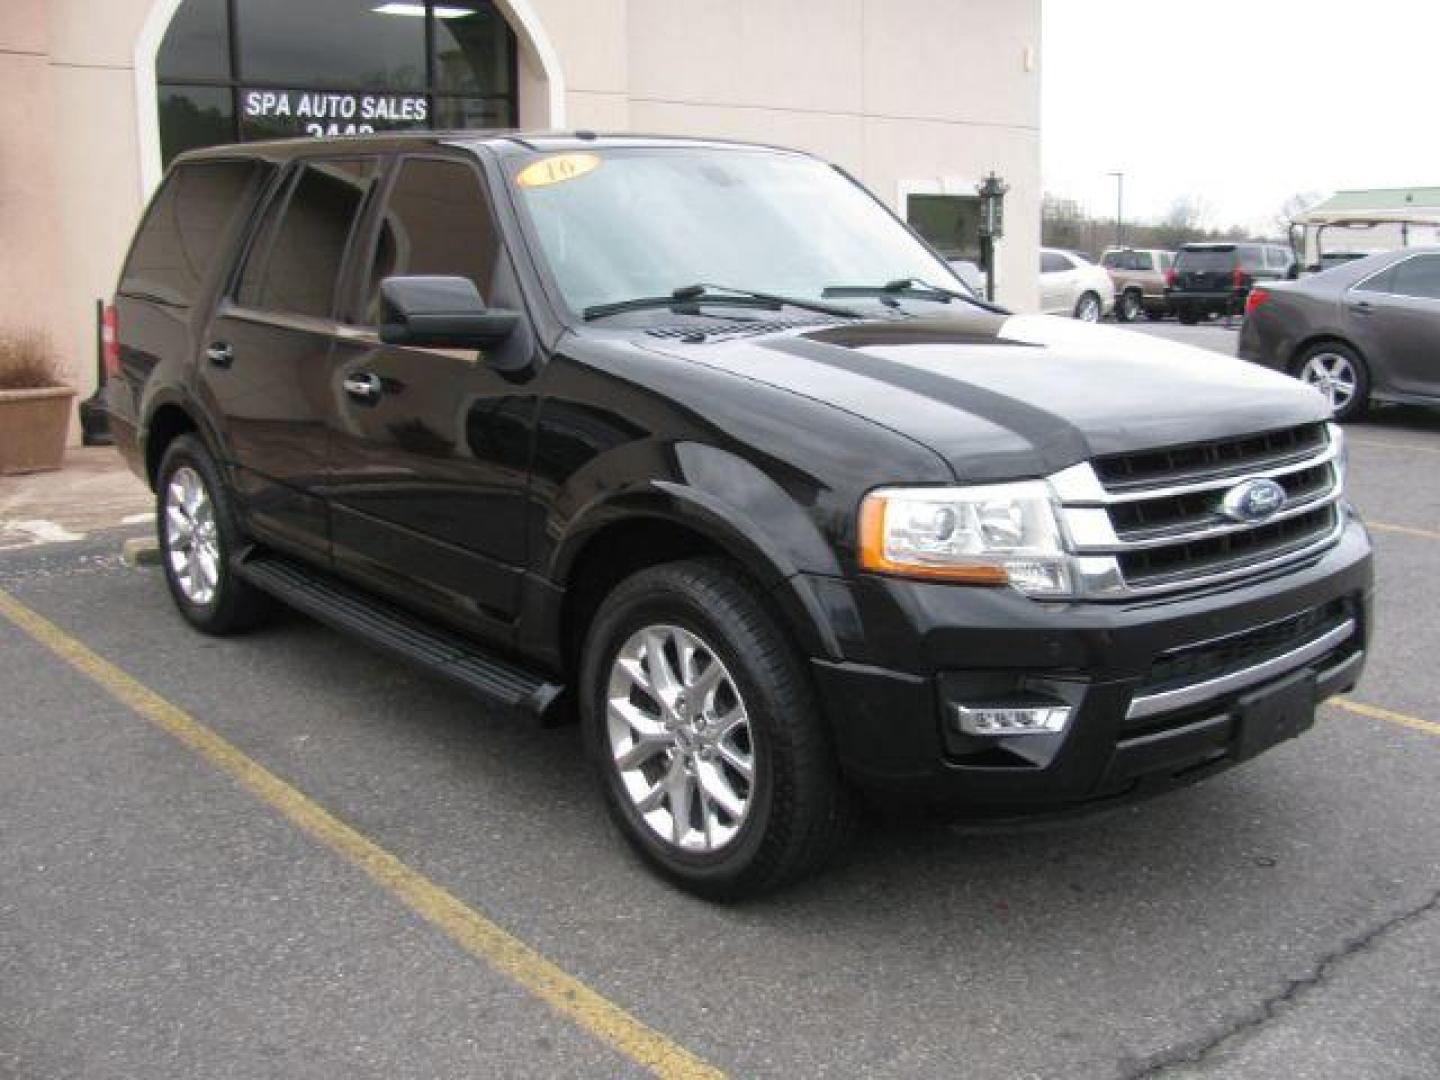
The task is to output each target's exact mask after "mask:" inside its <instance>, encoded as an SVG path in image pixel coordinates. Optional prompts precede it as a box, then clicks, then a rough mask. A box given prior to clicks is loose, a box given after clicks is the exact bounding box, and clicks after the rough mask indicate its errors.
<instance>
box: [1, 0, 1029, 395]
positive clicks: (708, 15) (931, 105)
mask: <svg viewBox="0 0 1440 1080" xmlns="http://www.w3.org/2000/svg"><path fill="white" fill-rule="evenodd" d="M498 2H499V4H500V6H501V7H502V9H506V10H507V13H508V14H510V15H511V21H512V23H513V24H515V25H517V26H519V25H520V23H521V22H524V21H528V24H529V25H530V26H531V27H532V28H534V29H535V30H536V33H535V34H534V35H533V36H532V35H527V34H525V33H521V34H520V40H521V55H520V78H519V84H520V120H521V124H522V126H528V127H544V126H548V122H549V119H550V117H551V116H552V112H553V110H554V108H555V106H557V105H558V106H559V107H560V108H561V109H563V112H564V116H563V117H562V119H563V123H564V125H565V126H567V127H571V128H593V129H597V130H607V131H617V130H631V131H642V132H650V133H656V134H694V135H712V136H724V137H733V138H743V139H755V140H758V141H764V142H773V143H779V144H785V145H790V146H797V147H800V148H803V149H806V150H810V151H812V152H814V153H817V154H820V155H822V156H824V157H826V158H829V159H831V160H833V161H836V162H838V163H840V164H841V165H843V166H845V167H846V168H847V169H849V170H850V171H851V172H853V173H855V174H856V175H857V176H858V177H859V178H860V179H861V180H862V181H864V182H865V183H866V184H867V185H869V186H870V187H871V188H872V189H874V190H875V192H876V193H877V194H878V195H880V197H881V198H883V199H884V200H885V201H886V202H887V203H889V204H890V205H891V206H893V207H895V208H896V209H897V210H899V209H902V208H903V204H902V192H903V191H905V190H932V191H952V192H968V191H970V190H972V189H973V185H974V183H975V182H976V181H977V180H978V179H979V178H980V177H981V176H982V175H984V174H985V173H986V172H988V171H990V170H992V169H993V170H995V171H996V172H998V173H1000V174H1001V175H1002V176H1004V177H1005V178H1006V179H1007V180H1008V181H1009V182H1010V185H1011V190H1010V194H1009V196H1008V199H1007V214H1006V219H1007V236H1006V239H1005V241H1004V242H1003V243H1002V245H1001V247H1000V252H999V273H998V278H999V283H1000V298H1001V300H1002V301H1004V302H1005V303H1007V304H1009V305H1011V306H1013V307H1016V308H1020V309H1032V308H1034V307H1035V305H1036V300H1037V293H1036V280H1035V268H1036V250H1037V248H1038V245H1039V201H1040V175H1039V170H1040V165H1039V137H1040V133H1039V116H1040V103H1039V71H1038V62H1037V59H1036V57H1037V54H1038V49H1039V45H1040V0H783V2H782V0H498ZM173 6H174V3H173V0H106V2H105V3H103V4H97V3H94V2H93V0H5V3H4V5H3V7H0V162H3V167H0V245H3V249H4V251H5V252H6V257H5V258H4V259H0V322H3V324H5V325H7V326H8V325H20V324H27V325H37V326H44V327H46V328H48V329H49V330H50V332H51V334H52V336H53V337H54V339H55V341H56V343H57V345H58V346H59V347H60V348H61V350H62V351H63V353H64V355H65V356H66V357H67V358H68V360H69V361H70V363H71V365H72V367H73V368H74V370H75V373H76V376H77V382H78V383H79V384H80V386H81V390H82V394H88V393H89V392H90V390H91V389H92V388H93V380H94V363H95V357H94V331H95V328H94V308H93V305H94V301H95V299H96V298H98V297H104V296H108V295H109V293H110V291H111V289H112V288H113V287H114V282H115V277H116V275H117V273H118V270H119V263H120V260H121V259H122V258H123V255H124V251H125V248H126V245H127V243H128V241H129V238H130V234H131V231H132V230H133V228H134V223H135V221H136V218H137V217H138V215H139V213H140V210H141V208H142V206H143V201H144V197H145V195H146V192H145V190H144V187H145V184H144V181H143V180H142V174H143V173H144V171H145V170H142V168H141V160H140V159H141V153H142V151H141V145H142V143H141V139H140V137H139V134H138V132H139V130H140V127H139V125H138V123H137V122H138V120H139V119H140V117H139V116H138V113H137V92H136V77H135V71H134V68H135V54H136V45H137V42H138V41H139V40H140V39H141V36H142V29H143V28H144V27H145V25H146V23H147V20H148V19H150V18H152V13H153V12H155V11H156V10H159V11H161V12H162V14H163V13H165V12H168V11H170V10H172V9H173ZM547 60H548V62H549V65H550V67H549V69H548V70H547ZM552 76H553V77H552ZM552 91H553V93H552ZM147 112H148V109H147ZM152 171H153V170H152Z"/></svg>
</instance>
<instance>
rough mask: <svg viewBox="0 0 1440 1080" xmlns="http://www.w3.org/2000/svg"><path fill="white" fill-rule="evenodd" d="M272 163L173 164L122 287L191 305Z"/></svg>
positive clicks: (123, 276)
mask: <svg viewBox="0 0 1440 1080" xmlns="http://www.w3.org/2000/svg"><path fill="white" fill-rule="evenodd" d="M271 168H272V166H270V165H268V164H267V163H265V162H261V161H200V162H194V163H192V164H186V165H180V166H179V167H177V168H175V169H174V170H172V171H171V172H170V174H169V176H167V177H166V179H165V182H164V184H163V185H162V186H161V188H160V190H159V192H157V193H156V195H155V198H154V200H153V201H152V202H151V204H150V209H149V211H148V212H147V213H146V215H145V220H144V221H143V222H142V223H141V225H140V230H139V232H138V233H136V236H135V241H134V243H133V244H132V245H131V247H130V254H129V257H128V258H127V259H126V260H125V268H124V270H123V271H121V274H120V288H119V292H120V293H122V294H123V295H125V296H131V297H136V298H139V299H146V300H154V301H157V302H159V303H162V304H168V305H170V306H172V307H189V306H191V305H192V304H193V303H194V302H195V298H196V296H197V295H198V294H199V293H200V291H201V289H203V288H204V286H205V283H206V281H207V280H208V279H209V278H210V275H211V273H212V271H213V270H214V269H215V264H216V262H217V261H218V260H220V259H221V258H222V257H223V254H224V250H225V248H226V243H225V241H226V238H227V237H229V236H231V235H233V232H234V230H235V229H236V227H237V225H238V224H239V223H240V221H241V219H242V218H244V217H245V216H246V215H248V213H249V212H250V209H251V208H252V207H253V206H254V204H255V200H256V198H257V197H258V195H259V193H260V189H261V186H262V184H263V182H264V180H265V178H266V177H267V176H268V174H269V172H270V170H271Z"/></svg>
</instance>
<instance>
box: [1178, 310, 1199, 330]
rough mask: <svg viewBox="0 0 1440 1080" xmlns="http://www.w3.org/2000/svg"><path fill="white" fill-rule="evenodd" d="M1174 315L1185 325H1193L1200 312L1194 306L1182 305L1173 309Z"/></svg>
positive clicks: (1197, 320) (1197, 319)
mask: <svg viewBox="0 0 1440 1080" xmlns="http://www.w3.org/2000/svg"><path fill="white" fill-rule="evenodd" d="M1175 317H1176V318H1177V319H1179V320H1180V321H1181V323H1183V324H1184V325H1186V326H1194V325H1195V324H1196V323H1198V322H1199V321H1200V313H1199V312H1197V311H1196V310H1195V309H1194V308H1188V307H1182V308H1178V309H1176V311H1175Z"/></svg>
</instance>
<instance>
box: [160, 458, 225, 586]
mask: <svg viewBox="0 0 1440 1080" xmlns="http://www.w3.org/2000/svg"><path fill="white" fill-rule="evenodd" d="M164 529H165V557H166V558H167V559H168V560H169V562H170V571H171V573H172V574H174V576H175V583H176V584H177V585H179V586H180V591H181V593H183V594H184V596H185V599H186V600H189V601H190V603H192V604H196V605H200V606H204V605H205V604H208V603H210V602H211V601H212V600H214V599H215V590H216V588H217V587H218V586H219V584H220V538H219V535H218V533H217V531H216V527H215V504H214V503H213V502H211V500H210V493H209V492H208V491H206V490H205V482H204V481H203V480H201V479H200V474H199V473H197V472H196V471H195V470H194V469H192V468H190V466H188V465H182V466H180V468H178V469H176V470H175V471H174V473H172V474H171V476H170V486H169V487H167V488H166V489H165V522H164Z"/></svg>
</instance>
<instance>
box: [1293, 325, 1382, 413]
mask: <svg viewBox="0 0 1440 1080" xmlns="http://www.w3.org/2000/svg"><path fill="white" fill-rule="evenodd" d="M1291 370H1292V374H1294V376H1295V377H1296V378H1297V379H1299V380H1300V381H1301V382H1303V383H1305V384H1306V385H1307V386H1313V387H1315V389H1317V390H1319V391H1320V392H1321V393H1322V394H1324V395H1325V396H1326V397H1327V398H1328V399H1329V400H1330V408H1331V409H1332V410H1334V416H1335V419H1336V420H1338V421H1341V422H1344V421H1348V420H1358V419H1360V417H1362V416H1364V415H1365V410H1366V409H1367V408H1369V406H1370V370H1369V368H1367V367H1366V366H1365V359H1364V357H1362V356H1361V355H1360V354H1359V353H1358V352H1356V351H1355V350H1354V349H1352V348H1351V347H1350V346H1349V345H1345V344H1342V343H1341V342H1338V341H1320V342H1316V343H1315V344H1314V345H1311V346H1310V347H1309V348H1307V349H1306V350H1305V351H1304V352H1302V353H1301V354H1300V356H1299V358H1298V359H1297V360H1296V361H1295V364H1294V367H1293V368H1292V369H1291Z"/></svg>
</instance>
